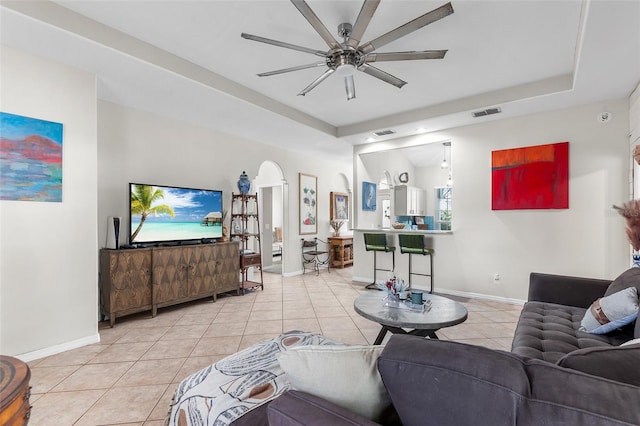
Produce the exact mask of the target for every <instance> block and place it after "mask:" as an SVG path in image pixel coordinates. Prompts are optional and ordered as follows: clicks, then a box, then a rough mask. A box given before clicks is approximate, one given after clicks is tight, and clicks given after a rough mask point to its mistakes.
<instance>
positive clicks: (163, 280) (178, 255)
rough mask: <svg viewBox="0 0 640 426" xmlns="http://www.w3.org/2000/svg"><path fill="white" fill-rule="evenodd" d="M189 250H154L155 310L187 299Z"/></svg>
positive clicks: (166, 248) (153, 281)
mask: <svg viewBox="0 0 640 426" xmlns="http://www.w3.org/2000/svg"><path fill="white" fill-rule="evenodd" d="M188 255H189V250H187V249H185V248H175V247H160V248H154V249H153V275H152V279H151V283H152V286H153V308H154V312H153V315H155V313H156V310H157V308H158V305H164V304H166V303H169V302H173V301H175V300H180V299H185V298H186V297H187V291H188V288H187V285H188V269H189V259H188Z"/></svg>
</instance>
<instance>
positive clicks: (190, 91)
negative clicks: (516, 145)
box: [0, 0, 640, 156]
mask: <svg viewBox="0 0 640 426" xmlns="http://www.w3.org/2000/svg"><path fill="white" fill-rule="evenodd" d="M308 3H309V5H310V6H311V8H312V9H313V10H314V11H315V12H316V14H317V15H318V17H319V18H320V19H321V20H322V22H323V23H324V24H325V26H326V27H327V28H328V29H329V31H331V32H332V33H333V34H334V36H335V37H336V38H337V39H339V37H338V35H337V26H338V24H339V23H341V22H350V23H354V21H355V18H356V17H357V15H358V12H359V10H360V7H361V5H362V2H361V1H350V0H342V1H320V0H308ZM442 4H444V1H442V0H441V1H427V0H422V1H404V0H382V2H381V4H380V6H379V7H378V9H377V11H376V13H375V15H374V17H373V19H372V20H371V23H370V25H369V27H368V28H367V31H366V32H365V34H364V37H363V40H364V41H368V40H370V39H372V38H375V37H377V36H379V35H381V34H383V33H385V32H387V31H389V30H391V29H393V28H395V27H397V26H399V25H401V24H404V23H405V22H407V21H410V20H411V19H413V18H415V17H417V16H419V15H422V14H424V13H426V12H428V11H430V10H432V9H434V8H436V7H438V6H441V5H442ZM2 5H3V7H2V9H0V11H1V16H0V19H1V20H0V24H1V26H2V29H1V33H0V37H1V41H2V44H4V45H7V46H12V47H16V48H20V49H23V50H26V51H28V52H31V53H34V54H37V55H40V56H44V57H48V58H50V59H53V60H56V61H60V62H63V63H67V64H70V65H72V66H75V67H79V68H81V69H86V70H89V71H91V72H95V73H96V74H97V76H98V97H99V98H100V99H104V100H107V101H112V102H116V103H119V104H123V105H127V106H131V107H134V108H139V109H142V110H147V111H151V112H154V113H157V114H160V115H163V116H168V117H173V118H176V119H180V120H185V121H188V122H191V123H195V124H199V125H203V126H206V127H210V128H214V129H217V130H220V131H222V132H224V133H228V134H232V135H237V136H240V137H243V138H249V139H252V140H256V141H259V142H264V143H267V144H271V145H276V146H282V147H284V148H286V149H293V150H297V151H306V152H322V153H325V154H327V155H333V156H350V155H351V152H352V151H351V145H352V144H360V143H365V139H366V138H367V137H369V136H371V133H372V132H373V131H376V130H381V129H387V128H391V129H394V130H395V131H396V132H397V133H396V135H395V137H397V136H406V135H408V134H412V133H414V132H415V131H416V129H418V128H419V127H424V128H426V129H427V130H428V131H434V130H441V129H444V128H448V127H453V126H460V125H465V124H471V123H477V122H479V120H492V119H500V118H505V117H510V116H516V115H522V114H528V113H532V112H537V111H544V110H550V109H559V108H565V107H570V106H574V105H579V104H584V103H588V102H595V101H600V100H606V99H614V98H622V97H626V96H628V95H629V94H630V93H631V91H632V90H633V89H634V88H635V86H636V85H637V84H638V82H639V81H640V0H628V1H613V0H592V1H577V0H569V1H561V0H556V1H549V0H532V1H524V0H522V1H516V0H511V1H507V0H504V1H495V0H493V1H485V0H462V1H456V0H454V1H452V5H453V8H454V10H455V12H454V13H453V14H452V15H450V16H448V17H445V18H444V19H441V20H439V21H437V22H435V23H433V24H431V25H428V26H426V27H424V28H422V29H420V30H418V31H416V32H414V33H412V34H409V35H408V36H406V37H403V38H400V39H399V40H397V41H394V42H393V43H390V44H389V45H387V46H384V47H382V48H381V49H380V52H390V51H408V50H431V49H448V53H447V55H446V57H445V58H444V59H442V60H423V61H405V62H385V63H377V64H375V65H376V66H377V67H378V68H380V69H383V70H384V71H387V72H389V73H391V74H393V75H395V76H397V77H399V78H401V79H403V80H405V81H407V82H408V84H407V85H406V86H404V87H403V88H402V89H397V88H396V87H393V86H391V85H389V84H387V83H384V82H382V81H380V80H378V79H375V78H373V77H370V76H368V75H365V74H364V73H357V75H356V77H355V78H356V81H355V84H356V94H357V98H356V99H354V100H351V101H347V100H346V96H345V90H344V85H343V82H342V80H341V78H340V77H339V76H337V75H333V76H331V77H330V78H329V79H327V80H326V81H324V82H323V83H322V84H320V85H319V86H318V87H316V88H315V89H314V90H313V91H311V92H310V93H309V94H308V95H307V96H304V97H302V96H296V94H297V93H298V92H299V91H300V90H302V89H303V88H304V87H306V86H307V85H308V84H309V83H310V82H311V81H313V80H314V79H315V78H316V77H318V76H319V75H320V74H321V73H322V72H323V70H324V68H313V69H307V70H302V71H296V72H291V73H287V74H281V75H277V76H271V77H262V78H261V77H257V76H256V74H257V73H259V72H264V71H271V70H276V69H280V68H286V67H291V66H296V65H302V64H308V63H313V62H318V59H319V58H318V57H317V56H313V55H310V54H307V53H303V52H298V51H294V50H289V49H284V48H280V47H275V46H270V45H266V44H263V43H257V42H254V41H249V40H245V39H243V38H241V37H240V33H242V32H247V33H251V34H255V35H259V36H263V37H267V38H271V39H276V40H281V41H285V42H289V43H293V44H296V45H301V46H305V47H309V48H312V49H318V50H327V46H326V44H325V43H324V41H323V40H322V38H320V36H319V35H318V34H317V33H316V32H315V31H314V30H313V28H312V27H311V26H310V24H309V23H308V22H307V21H306V20H305V19H304V17H303V16H302V15H301V14H300V13H299V12H298V10H297V9H296V8H295V7H294V5H293V4H291V3H290V2H289V1H285V0H276V1H265V0H259V1H250V0H240V1H239V0H234V1H205V0H200V1H171V0H157V1H155V0H144V1H99V0H83V1H57V2H55V3H53V2H25V1H22V2H20V1H18V2H11V1H8V2H7V1H3V3H2ZM491 106H500V107H501V108H502V111H503V113H502V114H499V115H496V116H491V117H485V118H481V119H473V118H472V117H471V111H474V110H479V109H484V108H487V107H491ZM387 138H388V137H387ZM381 139H383V138H378V140H381Z"/></svg>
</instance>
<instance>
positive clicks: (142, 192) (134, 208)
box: [131, 185, 176, 241]
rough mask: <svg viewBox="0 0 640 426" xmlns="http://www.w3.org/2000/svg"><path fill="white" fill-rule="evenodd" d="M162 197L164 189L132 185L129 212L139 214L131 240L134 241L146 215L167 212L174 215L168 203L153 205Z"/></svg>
mask: <svg viewBox="0 0 640 426" xmlns="http://www.w3.org/2000/svg"><path fill="white" fill-rule="evenodd" d="M163 198H164V191H163V190H161V189H157V188H156V189H154V188H153V186H149V185H133V191H131V214H132V215H134V214H139V215H140V224H139V225H138V227H137V228H136V230H135V232H134V233H133V234H131V241H134V240H135V239H136V237H137V236H138V233H139V232H140V230H141V229H142V225H143V224H144V221H145V220H147V216H149V215H150V214H153V215H156V214H168V215H170V216H171V217H175V216H176V213H175V212H174V211H173V208H172V207H171V206H170V205H168V204H159V205H157V206H154V205H153V203H155V202H156V201H158V200H161V199H163Z"/></svg>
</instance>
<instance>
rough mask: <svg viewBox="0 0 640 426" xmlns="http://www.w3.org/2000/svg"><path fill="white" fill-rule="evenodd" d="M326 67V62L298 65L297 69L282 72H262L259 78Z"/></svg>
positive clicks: (285, 69)
mask: <svg viewBox="0 0 640 426" xmlns="http://www.w3.org/2000/svg"><path fill="white" fill-rule="evenodd" d="M326 65H327V63H326V62H316V63H315V64H307V65H298V66H297V67H290V68H283V69H281V70H275V71H267V72H261V73H260V74H258V77H269V76H272V75H277V74H284V73H286V72H291V71H300V70H306V69H307V68H317V67H324V66H326Z"/></svg>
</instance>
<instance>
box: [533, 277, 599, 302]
mask: <svg viewBox="0 0 640 426" xmlns="http://www.w3.org/2000/svg"><path fill="white" fill-rule="evenodd" d="M609 284H611V281H610V280H601V279H596V278H581V277H571V276H566V275H554V274H541V273H538V272H532V273H531V275H530V276H529V297H528V300H529V301H530V302H546V303H555V304H558V305H567V306H575V307H578V308H585V309H586V308H588V307H589V306H590V305H591V304H592V303H593V302H594V301H595V300H596V299H597V298H599V297H603V296H604V293H605V291H606V290H607V287H609Z"/></svg>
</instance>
